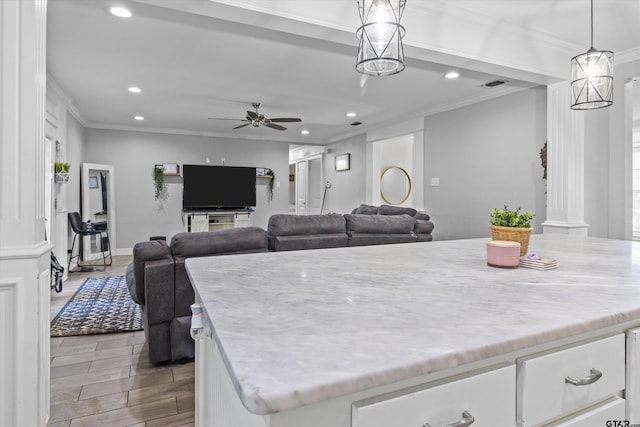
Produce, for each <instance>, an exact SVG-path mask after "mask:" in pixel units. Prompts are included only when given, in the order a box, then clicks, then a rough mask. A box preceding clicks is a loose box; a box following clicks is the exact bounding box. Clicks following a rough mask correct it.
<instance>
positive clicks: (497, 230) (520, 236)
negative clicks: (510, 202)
mask: <svg viewBox="0 0 640 427" xmlns="http://www.w3.org/2000/svg"><path fill="white" fill-rule="evenodd" d="M534 216H536V215H535V214H534V213H531V212H522V208H518V209H516V210H510V209H509V207H508V206H507V205H504V208H503V209H496V208H494V209H493V210H492V211H491V225H490V226H489V228H491V237H492V239H493V240H508V241H511V242H519V243H520V256H523V255H525V254H526V253H527V250H528V249H529V238H530V237H531V231H532V230H533V228H531V221H532V220H533V217H534Z"/></svg>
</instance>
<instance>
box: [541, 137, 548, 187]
mask: <svg viewBox="0 0 640 427" xmlns="http://www.w3.org/2000/svg"><path fill="white" fill-rule="evenodd" d="M540 163H541V164H542V169H543V170H544V173H543V174H542V179H547V141H545V142H544V145H543V146H542V149H540Z"/></svg>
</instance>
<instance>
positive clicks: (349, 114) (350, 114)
mask: <svg viewBox="0 0 640 427" xmlns="http://www.w3.org/2000/svg"><path fill="white" fill-rule="evenodd" d="M355 116H356V113H354V112H349V113H347V117H355Z"/></svg>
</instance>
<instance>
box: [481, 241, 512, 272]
mask: <svg viewBox="0 0 640 427" xmlns="http://www.w3.org/2000/svg"><path fill="white" fill-rule="evenodd" d="M487 264H488V265H490V266H493V267H505V268H515V267H517V266H519V265H520V243H518V242H509V241H506V240H491V241H489V242H487Z"/></svg>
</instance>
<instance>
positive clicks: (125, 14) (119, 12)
mask: <svg viewBox="0 0 640 427" xmlns="http://www.w3.org/2000/svg"><path fill="white" fill-rule="evenodd" d="M109 12H111V14H112V15H115V16H117V17H118V18H131V12H130V11H129V9H125V8H124V7H112V8H111V9H109Z"/></svg>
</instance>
